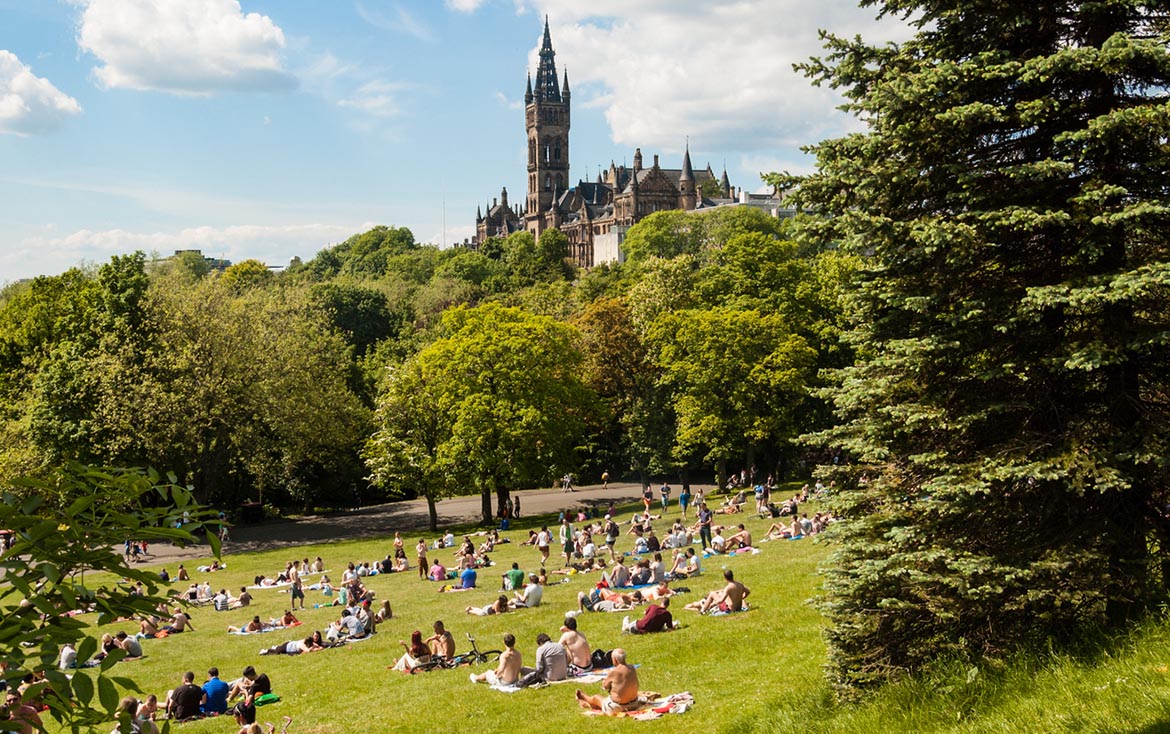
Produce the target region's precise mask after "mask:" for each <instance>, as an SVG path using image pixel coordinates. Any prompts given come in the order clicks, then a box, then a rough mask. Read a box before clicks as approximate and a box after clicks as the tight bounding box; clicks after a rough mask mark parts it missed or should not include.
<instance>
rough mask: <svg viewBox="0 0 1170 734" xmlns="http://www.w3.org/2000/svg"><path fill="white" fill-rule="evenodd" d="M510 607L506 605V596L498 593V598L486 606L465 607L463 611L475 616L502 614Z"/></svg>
mask: <svg viewBox="0 0 1170 734" xmlns="http://www.w3.org/2000/svg"><path fill="white" fill-rule="evenodd" d="M510 608H511V607H509V606H508V597H506V596H504V595H503V594H500V596H499V598H497V599H496V600H495V601H494V602H492V603H491V604H488V605H487V606H486V607H467V609H466V610H465V611H466V612H467V613H468V614H474V615H476V616H477V617H486V616H488V615H489V614H503V613H504V612H506V611H508V610H509V609H510Z"/></svg>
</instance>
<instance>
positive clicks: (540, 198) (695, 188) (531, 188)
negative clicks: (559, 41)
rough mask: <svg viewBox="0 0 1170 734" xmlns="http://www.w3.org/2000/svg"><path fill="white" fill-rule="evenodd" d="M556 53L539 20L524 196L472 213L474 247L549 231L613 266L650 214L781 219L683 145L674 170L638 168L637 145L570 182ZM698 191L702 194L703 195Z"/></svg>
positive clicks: (776, 205)
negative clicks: (697, 161)
mask: <svg viewBox="0 0 1170 734" xmlns="http://www.w3.org/2000/svg"><path fill="white" fill-rule="evenodd" d="M555 57H556V53H555V52H554V51H553V47H552V37H551V36H550V35H549V30H548V18H545V22H544V40H543V42H542V43H541V47H540V64H539V67H538V68H537V70H536V81H535V84H534V83H533V80H532V75H531V73H530V74H529V76H528V88H527V90H526V91H525V93H524V126H525V129H526V131H527V133H528V192H527V196H526V197H525V199H524V202H523V203H522V204H521V203H510V202H509V201H508V190H507V189H506V188H505V189H503V190H501V191H500V196H499V197H498V198H496V199H493V200H492V204H491V205H490V206H489V207H488V208H487V212H486V213H484V212H483V210H482V209H481V210H477V211H476V215H475V238H474V240H473V241H472V242H471V243H469V244H470V246H472V247H478V246H479V245H480V244H482V243H483V242H486V241H487V239H488V238H490V237H501V238H502V237H507V236H508V235H510V234H512V233H514V232H519V231H523V230H527V231H529V232H531V233H532V234H533V236H534V237H540V235H541V233H542V232H544V231H545V230H546V229H549V228H550V227H555V228H557V229H559V230H560V231H561V232H563V233H564V234H565V236H566V237H567V238H568V240H569V255H570V256H571V257H572V258H573V260H574V261H575V262H576V263H577V265H579V266H581V267H592V266H593V265H595V264H600V263H604V262H620V261H621V260H622V259H623V257H622V254H621V243H622V241H623V240H624V239H625V234H626V232H627V231H628V230H629V228H630V227H632V226H633V225H634V224H636V223H637V222H639V221H641V220H642V219H643V218H645V217H647V216H649V215H650V214H653V213H654V212H657V211H664V210H671V209H683V210H686V211H694V210H701V209H709V208H713V207H718V206H738V205H750V206H758V207H762V208H766V209H769V210H770V211H771V213H772V214H773V215H774V216H784V215H785V214H786V213H787V210H784V209H783V207H782V205H781V203H780V201H779V199H777V198H776V197H772V196H764V195H759V194H748V193H746V192H736V191H735V189H733V188H732V186H731V183H730V181H728V179H727V171H726V170H724V171H723V174H722V176H720V177H719V178H718V179H716V177H715V173H714V172H713V171H712V170H711V166H710V165H709V164H708V165H707V166H706V168H701V169H698V170H696V169H695V168H694V167H693V166H692V165H691V153H690V146H689V145H688V146H687V148H686V152H684V153H683V159H682V166H681V167H680V168H663V167H662V166H661V164H660V163H659V160H658V156H657V155H655V156H654V158H653V161H652V163H651V164H650V165H649V166H646V165H644V161H643V159H642V150H641V148H639V149H637V150H636V151H635V152H634V165H633V167H632V168H627V167H626V166H625V165H624V164H623V165H621V166H617V165H614V164H613V163H612V162H611V163H610V165H609V168H608V169H606V170H604V171H601V172H599V173H598V174H597V180H596V181H584V180H581V181H578V182H577V184H576V185H575V186H570V185H569V127H570V122H571V118H572V116H571V99H572V96H571V93H570V91H569V75H568V72H566V73H565V75H564V78H563V81H559V80H558V78H557V67H556V62H555ZM704 192H705V193H706V194H707V195H704Z"/></svg>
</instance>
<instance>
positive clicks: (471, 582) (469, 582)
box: [459, 567, 476, 589]
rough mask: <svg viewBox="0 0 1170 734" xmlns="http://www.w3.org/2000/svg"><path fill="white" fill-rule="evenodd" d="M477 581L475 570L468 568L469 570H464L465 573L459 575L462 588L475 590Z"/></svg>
mask: <svg viewBox="0 0 1170 734" xmlns="http://www.w3.org/2000/svg"><path fill="white" fill-rule="evenodd" d="M475 579H476V573H475V569H474V568H471V567H468V568H465V569H463V572H462V573H460V574H459V586H460V588H463V589H474V588H475Z"/></svg>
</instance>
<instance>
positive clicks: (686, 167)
mask: <svg viewBox="0 0 1170 734" xmlns="http://www.w3.org/2000/svg"><path fill="white" fill-rule="evenodd" d="M678 180H679V181H694V180H695V169H694V168H692V167H691V144H690V143H687V147H686V152H685V153H683V165H682V173H681V174H680V175H679V177H678Z"/></svg>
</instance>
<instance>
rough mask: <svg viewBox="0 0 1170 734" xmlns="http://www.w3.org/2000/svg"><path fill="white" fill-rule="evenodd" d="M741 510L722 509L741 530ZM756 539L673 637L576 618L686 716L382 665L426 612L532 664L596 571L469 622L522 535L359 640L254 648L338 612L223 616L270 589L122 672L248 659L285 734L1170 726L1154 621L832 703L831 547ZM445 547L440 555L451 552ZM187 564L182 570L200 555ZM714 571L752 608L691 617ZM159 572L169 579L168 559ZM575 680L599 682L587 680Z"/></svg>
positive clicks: (274, 557)
mask: <svg viewBox="0 0 1170 734" xmlns="http://www.w3.org/2000/svg"><path fill="white" fill-rule="evenodd" d="M802 509H808V510H810V512H811V511H812V510H814V509H815V508H814V507H812V506H811V505H809V506H806V507H805V508H802ZM632 511H633V508H632V507H631V508H626V509H625V511H624V512H622V513H621V516H620V517H621V519H623V520H628V519H629V517H630V516H631V515H632ZM741 517H743V516H739V517H736V518H729V519H734V520H735V522H740V521H741V520H740V518H741ZM742 521H743V522H745V523H746V524H747V525H748V526H749V527H750V528H751V529H752V530H753V531H755V532H756V533H757V535H759V534H762V531H763V530H764V529H765V528H766V527H767V526H768V524H769V523H770V521H768V520H760V519H755V518H752V517H746V518H744V519H743V520H742ZM536 522H540V519H538V518H526V519H525V520H524V521H523V524H522V525H521V527H518V528H516V529H513V530H512V531H510V532H508V533H506V534H505V536H506V537H510V538H512V539H513V540H514V541H519V540H520V539H522V538H524V537H526V536H527V528H528V527H530V526H531V524H532V523H536ZM550 524H551V523H550ZM661 524H662V523H659V525H661ZM424 537H427V538H428V539H430V538H431V536H430V535H424ZM417 540H418V535H417V534H412V535H410V536H408V537H407V538H406V541H407V547H408V555H409V556H410V557H411V560H412V561H413V555H414V554H413V550H412V549H413V545H414V543H415V542H416V541H417ZM630 545H631V543H630V541H629V538H628V536H627V537H625V538H623V540H622V541H620V542H619V550H620V549H622V548H623V547H624V548H627V549H628V548H629V547H630ZM390 548H391V544H390V539H389V537H388V538H387V539H385V540H362V541H345V540H341V541H338V542H335V543H328V544H313V545H305V546H302V547H300V548H298V549H297V551H296V553H295V554H294V553H292V552H290V551H289V550H281V551H272V552H264V553H255V554H250V555H232V554H231V553H230V552H229V553H228V554H227V556H226V560H227V563H228V570H226V571H221V572H217V573H215V574H212V575H210V579H211V581H212V584H213V585H214V586H215V588H217V589H218V588H220V587H227V588H229V589H235V590H238V589H239V587H240V586H241V585H246V584H249V583H251V580H252V578H253V577H254V576H256V575H257V574H262V573H263V574H275V573H276V572H277V571H279V570H280V569H282V568H283V567H284V564H285V562H286V561H288V560H291V559H292V558H293V557H294V555H295V556H296V557H300V558H304V557H306V556H307V557H309V558H314V557H316V556H318V555H320V556H322V557H323V558H324V559H325V561H326V564H327V566H328V567H329V568H330V569H331V571H332V573H331V574H330V576H331V577H333V578H334V579H337V578H339V577H340V572H341V569H342V568H344V565H345V563H346V562H347V561H350V560H353V561H362V560H368V561H374V560H376V559H380V558H382V557H384V556H385V555H386V553H387V552H388V551H389V550H390ZM760 548H761V549H762V552H761V553H760V554H759V555H737V556H736V557H726V558H711V559H707V560H706V561H705V565H704V575H703V576H702V577H700V578H698V579H694V580H687V581H685V582H683V584H684V585H686V586H689V587H690V588H691V589H692V590H693V592H692V593H690V594H685V595H683V596H682V597H681V598H679V599H678V600H677V604H675V605H672V607H673V610H674V612H675V617H676V618H677V619H679V620H681V621H682V622H683V624H684V626H683V628H682V629H680V630H677V631H674V632H670V633H664V634H656V635H639V636H629V635H622V634H621V633H620V624H621V618H622V616H623V615H622V614H621V613H615V614H601V613H585V614H582V615H581V616H580V617H578V621H579V624H580V630H581V631H582V632H584V633H585V634H586V635H587V636H588V638H589V640H590V642H591V643H592V644H593V645H594V646H595V647H598V646H599V647H603V648H605V649H612V648H614V647H618V646H621V647H624V648H626V650H627V651H628V653H629V659H630V662H632V663H634V664H636V665H639V666H640V668H639V677H640V678H641V682H642V687H643V688H644V689H650V690H654V691H659V692H662V693H674V692H679V691H690V692H691V693H692V694H693V695H694V697H695V702H696V703H695V707H694V708H693V709H692V710H691V711H690V712H688V713H685V714H682V715H668V716H665V717H663V718H662V719H660V720H658V721H654V722H648V723H642V722H635V721H629V720H614V719H603V718H586V717H584V716H583V715H581V714H580V713H579V712H578V709H577V706H576V704H575V701H574V699H573V691H574V688H575V685H574V684H572V683H566V684H559V685H553V686H549V687H546V688H542V689H536V690H526V691H522V692H519V693H515V694H504V693H499V692H496V691H493V690H490V689H488V688H487V687H486V686H483V685H479V686H477V685H474V684H472V683H470V682H469V681H468V680H467V672H468V670H467V669H461V670H451V671H443V670H440V671H434V672H430V673H426V674H421V675H414V676H409V675H403V674H401V673H397V672H394V671H391V670H388V669H387V668H388V666H389V665H391V664H393V662H394V661H395V660H396V659H397V657H398V656H399V655H400V654H401V647H400V646H399V644H398V641H399V640H405V639H407V638H408V637H409V635H410V632H411V631H412V630H415V629H418V630H422V631H423V632H424V633H428V630H429V629H430V626H431V623H432V622H433V621H434V620H435V619H442V620H443V621H444V622H446V624H447V627H448V628H449V629H451V630H452V632H453V633H454V634H455V636H456V639H457V640H458V641H459V646H458V650H460V651H462V650H465V649H467V643H466V639H465V637H464V634H465V633H468V632H470V633H471V634H472V635H474V636H475V637H476V638H477V640H478V643H479V647H480V649H487V648H497V647H500V643H499V640H500V637H501V635H502V634H503V633H504V632H512V633H513V634H515V635H516V637H517V639H518V641H519V643H518V648H519V649H520V651H521V653H522V654H523V656H524V658H525V662H526V663H528V662H531V661H532V659H533V655H534V650H535V647H536V644H535V638H536V635H537V634H538V633H540V632H546V633H548V634H549V635H550V636H552V637H553V638H554V639H555V638H556V636H557V630H558V628H559V626H560V624H561V622H562V619H563V615H564V613H565V611H566V610H569V609H573V608H575V606H576V595H577V592H578V591H582V590H585V589H588V588H590V587H591V586H592V585H593V583H594V582H595V580H596V575H588V576H586V575H580V576H572V577H569V580H568V581H567V582H566V583H563V584H554V585H552V586H550V587H549V588H548V589H547V590H546V592H545V595H544V604H543V605H542V606H541V607H539V608H537V609H531V610H521V611H518V612H515V613H509V614H507V615H504V616H501V617H472V616H468V615H466V614H465V613H464V611H463V610H464V607H466V606H467V605H468V604H476V605H483V604H486V603H488V602H489V601H490V600H491V599H493V598H494V596H495V595H496V590H497V589H498V588H499V574H501V573H503V571H504V570H505V569H507V568H510V566H511V563H512V562H513V561H517V562H518V563H519V564H520V567H521V568H523V569H526V570H535V569H536V568H537V567H538V565H539V564H538V559H539V554H538V552H537V551H536V550H535V549H533V548H530V547H521V546H519V545H518V544H517V542H513V543H511V544H507V545H503V546H500V547H499V549H498V551H499V552H498V553H496V554H495V555H494V556H493V558H494V560H495V561H496V563H497V565H496V566H495V567H494V568H493V569H490V570H484V571H481V573H480V585H481V587H482V588H481V589H480V590H475V591H469V592H463V593H456V594H440V593H437V588H438V585H437V584H434V583H429V582H422V581H419V580H418V577H417V574H416V573H415V572H413V571H412V572H410V573H406V574H391V575H383V576H375V577H372V578H370V579H368V585H369V586H370V587H371V588H373V589H375V590H376V591H377V594H378V599H379V600H381V599H389V600H390V601H391V603H392V605H393V607H394V613H395V618H394V619H393V620H392V621H391V622H389V623H387V624H384V625H382V626H381V627H379V631H378V634H377V635H376V637H375V638H374V639H372V640H370V641H368V642H362V643H358V644H355V645H352V646H349V647H345V648H341V649H336V650H325V651H322V652H317V653H313V654H310V655H302V656H299V657H291V658H290V657H287V656H275V657H261V656H259V655H258V654H257V653H258V651H259V649H260V648H261V647H268V646H271V645H274V644H276V643H277V642H284V641H287V640H289V639H292V638H294V637H296V636H302V637H303V636H304V634H305V633H307V632H308V631H311V630H313V629H322V630H323V629H324V628H325V627H326V626H327V625H328V623H329V621H331V620H333V619H336V617H337V611H336V610H335V609H330V608H312V605H313V604H314V603H321V602H326V601H327V599H325V598H324V597H322V596H321V595H320V594H318V593H315V592H309V599H308V601H309V604H310V608H309V609H308V610H306V611H305V612H303V613H302V612H298V615H299V616H300V617H301V619H302V620H304V621H305V623H306V624H305V626H303V627H299V628H296V634H293V633H292V632H291V631H290V632H289V633H283V632H272V633H267V634H262V635H253V636H247V637H242V636H237V635H229V634H227V633H226V632H225V629H226V627H227V625H229V624H233V625H241V624H243V623H245V622H246V621H248V620H249V619H250V618H251V616H252V615H253V614H260V615H261V617H262V618H268V617H275V616H278V615H279V614H280V613H282V612H283V611H284V610H285V609H286V608H287V605H288V595H287V594H284V593H281V592H279V591H277V590H273V589H265V590H261V591H257V592H254V593H255V598H256V601H255V603H254V604H253V606H252V607H251V608H249V609H246V610H238V611H231V612H222V613H217V612H214V611H212V610H210V609H208V608H200V609H197V610H196V611H194V612H193V621H194V625H195V628H196V631H195V632H194V633H187V634H182V635H177V636H173V637H170V638H167V639H165V640H146V641H144V647H145V650H146V653H147V657H146V658H145V659H143V660H141V661H137V662H129V663H121V664H119V665H118V668H120V670H118V671H117V673H118V674H120V675H128V676H130V677H132V678H134V679H135V680H136V681H137V682H138V683H139V685H140V686H141V687H142V689H143V690H144V691H146V692H153V693H156V694H158V695H159V696H160V698H161V697H162V695H163V694H164V693H165V691H166V690H167V689H168V688H171V687H173V686H174V685H175V684H176V683H177V682H178V680H179V676H180V675H181V673H182V672H183V671H185V670H192V671H194V672H195V673H196V681H197V682H202V681H203V680H204V677H205V676H204V674H205V673H206V671H207V668H209V667H210V666H213V665H214V666H218V667H219V668H220V670H221V674H222V677H223V678H224V679H230V678H234V677H236V676H238V675H239V673H240V671H241V670H242V669H243V667H244V666H245V665H249V664H251V665H255V666H256V667H257V669H258V670H260V671H261V672H266V673H268V674H269V676H270V677H271V678H272V681H273V685H274V689H275V691H276V692H277V693H279V694H280V695H281V697H282V701H281V702H280V703H278V704H275V705H273V706H270V707H266V708H261V709H260V710H259V712H260V713H259V720H260V721H266V720H267V721H274V722H276V721H279V720H280V717H281V716H284V715H288V716H292V717H293V719H294V723H293V726H292V729H291V732H292V733H293V734H300V733H302V732H304V733H308V732H320V733H326V732H329V733H332V732H337V733H338V734H340V733H342V732H347V733H348V732H383V731H384V732H394V731H409V732H432V731H433V732H451V731H475V732H485V733H492V732H505V731H529V730H530V729H531V728H533V726H535V727H538V728H539V730H540V731H577V730H578V729H579V728H580V727H588V728H589V729H591V730H596V731H618V730H623V731H624V730H627V729H631V728H633V729H640V728H642V727H647V728H653V730H654V731H656V732H695V731H704V732H736V733H738V732H744V733H746V732H761V733H763V732H801V733H806V732H825V733H827V734H828V733H831V734H865V733H867V732H873V733H875V734H890V733H892V732H922V733H923V734H929V733H936V732H937V733H938V734H942V733H944V732H945V733H955V734H960V733H961V734H984V733H986V734H992V733H1000V732H1002V733H1004V734H1016V733H1017V732H1029V734H1044V733H1047V732H1052V733H1057V732H1061V733H1063V732H1068V733H1070V734H1072V733H1074V732H1075V733H1076V734H1084V733H1085V732H1094V733H1096V732H1100V733H1102V734H1123V733H1126V732H1138V733H1140V734H1170V695H1168V687H1170V625H1168V624H1167V622H1166V621H1165V620H1164V619H1153V620H1150V621H1149V622H1148V623H1147V624H1145V625H1143V626H1142V627H1140V628H1138V629H1136V630H1134V631H1133V632H1131V633H1130V634H1127V635H1122V636H1119V637H1114V638H1112V639H1106V640H1102V641H1101V642H1100V643H1099V644H1095V645H1090V646H1088V648H1087V649H1089V650H1090V652H1089V653H1088V654H1082V655H1081V656H1073V655H1069V654H1062V653H1055V652H1054V653H1045V654H1039V655H1030V656H1020V657H1018V658H1017V659H1015V660H1012V661H1008V662H1006V663H1005V662H1000V663H998V664H988V665H985V666H982V667H978V668H972V667H970V666H967V665H952V666H949V667H944V668H943V669H942V670H940V671H939V672H937V673H936V674H934V675H932V676H927V677H921V678H918V679H913V680H907V681H905V682H903V683H901V684H898V685H894V686H890V687H888V688H887V689H886V690H884V691H883V692H881V693H879V694H877V695H876V696H874V697H872V698H870V699H868V700H867V701H866V702H865V703H864V704H861V705H853V706H844V705H839V704H836V703H835V702H834V701H833V698H832V695H831V694H830V692H829V689H828V687H827V686H826V684H825V681H824V678H823V676H822V665H823V664H824V658H825V648H824V643H823V640H822V637H821V629H822V620H821V619H820V617H819V615H818V614H817V613H816V611H815V610H814V609H813V608H812V607H811V606H810V605H809V604H808V603H807V601H808V599H810V598H811V597H813V596H814V595H815V594H816V593H817V587H818V583H819V577H818V576H817V573H816V569H817V565H818V564H819V563H820V562H821V561H822V560H823V559H824V557H825V555H826V553H827V551H828V549H827V547H826V544H825V543H823V542H820V541H817V540H813V539H804V540H799V541H776V542H771V543H764V544H761V545H760ZM229 551H230V549H229ZM433 553H434V552H433V551H432V554H433ZM445 553H447V555H446V556H444V560H446V559H447V558H449V557H450V554H449V553H448V552H445ZM432 557H433V555H432ZM186 565H187V567H188V568H189V569H193V568H194V567H195V566H196V565H198V564H197V563H193V562H192V563H186ZM724 567H728V568H732V569H733V570H734V571H735V574H736V577H737V578H739V579H741V580H742V581H743V582H744V583H746V584H747V585H748V587H750V588H751V590H752V595H751V598H750V602H751V604H752V609H751V611H748V612H745V613H742V614H736V615H730V616H725V617H698V616H697V615H695V614H694V613H693V612H686V611H683V610H682V609H681V608H679V607H681V605H682V603H683V602H685V601H690V600H693V599H696V598H698V596H699V594H700V593H701V592H704V591H706V590H708V589H710V588H715V587H717V586H719V585H720V583H719V581H720V579H721V571H722V569H723V568H724ZM169 570H170V571H172V572H173V571H174V567H173V566H171V567H170V569H169ZM203 577H204V575H203V574H198V575H196V576H195V577H194V578H197V579H199V580H202V578H203ZM552 578H553V579H555V578H556V577H552ZM314 580H315V579H314ZM119 628H122V629H127V631H129V626H128V625H121V626H119V625H113V626H111V627H109V628H107V629H110V630H116V629H119ZM476 672H478V669H477V671H476ZM584 688H585V689H586V691H587V692H600V691H599V689H600V687H599V685H597V684H593V685H591V686H585V687H584ZM176 730H178V731H182V732H185V733H186V734H202V733H203V732H234V731H235V730H236V727H235V724H234V722H232V720H231V719H230V718H219V719H207V720H203V721H199V722H192V723H188V724H183V725H181V726H179V727H176Z"/></svg>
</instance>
